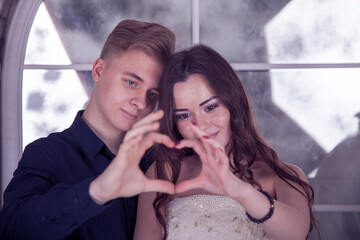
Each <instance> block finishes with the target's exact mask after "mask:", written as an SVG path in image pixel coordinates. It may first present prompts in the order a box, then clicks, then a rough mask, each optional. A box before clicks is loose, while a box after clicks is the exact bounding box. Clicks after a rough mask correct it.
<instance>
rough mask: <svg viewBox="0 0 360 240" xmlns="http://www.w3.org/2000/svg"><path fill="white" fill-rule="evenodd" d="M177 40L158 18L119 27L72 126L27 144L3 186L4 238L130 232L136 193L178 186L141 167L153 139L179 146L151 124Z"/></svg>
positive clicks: (0, 231)
mask: <svg viewBox="0 0 360 240" xmlns="http://www.w3.org/2000/svg"><path fill="white" fill-rule="evenodd" d="M174 45H175V36H174V34H173V33H172V32H171V31H170V30H169V29H167V28H165V27H163V26H161V25H158V24H154V23H146V22H138V21H134V20H125V21H122V22H120V23H119V24H118V25H117V26H116V27H115V29H114V30H113V31H112V33H111V34H110V35H109V37H108V39H107V40H106V42H105V45H104V47H103V50H102V52H101V56H100V58H98V59H97V60H96V61H95V62H94V64H93V69H92V75H93V79H94V82H95V85H94V89H93V93H92V95H91V98H90V101H89V104H88V106H87V107H86V109H85V111H79V112H78V114H77V116H76V118H75V120H74V123H73V124H72V125H71V127H70V128H68V129H66V130H65V131H63V132H61V133H53V134H50V135H49V136H48V137H47V138H42V139H38V140H36V141H35V142H33V143H31V144H29V145H28V146H27V147H26V148H25V150H24V153H23V156H22V158H21V160H20V162H19V166H18V168H17V169H16V171H15V173H14V177H13V179H12V180H11V182H10V184H9V186H8V187H7V189H6V190H5V193H4V205H3V208H2V210H1V213H0V239H64V238H65V239H132V236H133V230H134V224H135V216H136V206H137V198H136V197H134V196H136V195H137V194H139V193H141V192H146V191H162V192H168V193H173V191H174V186H173V185H172V184H171V183H169V182H163V181H161V180H150V179H147V178H146V177H145V176H144V174H143V172H142V171H141V170H140V168H139V162H140V159H141V157H142V155H143V154H144V153H145V151H146V149H147V148H149V147H150V146H151V145H153V144H154V143H155V142H156V143H161V144H165V145H166V146H168V147H174V143H173V142H172V141H171V140H170V139H169V138H168V137H167V136H164V135H160V134H158V133H156V132H154V130H156V129H157V128H158V127H159V124H158V122H157V120H159V119H160V118H161V117H162V114H163V113H162V111H158V112H155V113H151V112H152V111H153V110H154V108H155V105H156V102H157V96H158V90H157V86H158V83H159V80H160V77H161V74H162V70H163V66H164V65H165V64H166V62H167V61H168V60H169V58H170V56H171V54H172V53H173V51H174ZM149 113H150V114H149ZM140 165H143V164H142V163H140ZM143 170H144V169H143Z"/></svg>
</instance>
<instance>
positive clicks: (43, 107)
mask: <svg viewBox="0 0 360 240" xmlns="http://www.w3.org/2000/svg"><path fill="white" fill-rule="evenodd" d="M79 76H81V75H79V74H77V73H76V72H75V71H73V70H63V71H46V70H24V79H23V87H22V96H23V98H22V127H23V146H24V147H25V146H26V145H27V144H28V143H30V142H32V141H33V140H35V139H37V138H40V137H45V136H47V135H48V134H50V133H51V132H56V131H62V130H64V129H65V128H67V127H69V126H70V124H71V123H72V121H73V120H74V118H75V115H76V113H77V111H78V110H80V109H83V108H84V106H85V104H86V102H87V101H88V94H87V92H86V89H87V88H89V86H85V85H86V81H85V82H82V81H80V78H79Z"/></svg>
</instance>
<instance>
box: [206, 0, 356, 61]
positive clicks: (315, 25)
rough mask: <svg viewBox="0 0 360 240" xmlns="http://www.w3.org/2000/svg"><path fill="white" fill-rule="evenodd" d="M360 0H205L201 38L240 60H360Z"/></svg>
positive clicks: (230, 57)
mask: <svg viewBox="0 0 360 240" xmlns="http://www.w3.org/2000/svg"><path fill="white" fill-rule="evenodd" d="M359 9H360V1H357V0H348V1H346V2H344V1H343V0H327V1H318V0H291V1H290V0H281V1H267V0H257V1H248V0H223V1H217V0H205V1H200V41H201V42H202V43H205V44H208V45H210V46H212V47H214V48H215V49H216V50H217V51H219V52H220V53H221V54H222V55H224V56H225V57H226V58H227V59H228V60H229V61H230V62H238V63H247V62H250V63H263V62H265V63H266V62H269V63H323V62H325V63H349V62H359V61H360V55H359V54H358V53H359V52H360V38H359V37H358V36H359V35H360V28H359V27H358V26H357V24H356V23H358V22H360V14H359Z"/></svg>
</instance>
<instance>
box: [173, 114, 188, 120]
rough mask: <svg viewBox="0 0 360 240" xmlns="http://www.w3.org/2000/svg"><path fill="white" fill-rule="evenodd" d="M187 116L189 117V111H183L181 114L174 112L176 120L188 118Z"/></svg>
mask: <svg viewBox="0 0 360 240" xmlns="http://www.w3.org/2000/svg"><path fill="white" fill-rule="evenodd" d="M189 117H190V114H189V113H183V114H176V115H175V119H176V120H184V119H186V118H189Z"/></svg>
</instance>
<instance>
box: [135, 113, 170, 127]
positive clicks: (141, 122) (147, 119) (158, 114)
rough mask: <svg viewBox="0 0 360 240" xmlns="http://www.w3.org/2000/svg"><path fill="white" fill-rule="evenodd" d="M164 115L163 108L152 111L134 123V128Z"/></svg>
mask: <svg viewBox="0 0 360 240" xmlns="http://www.w3.org/2000/svg"><path fill="white" fill-rule="evenodd" d="M163 116H164V111H163V110H158V111H156V112H152V113H150V114H149V115H147V116H146V117H144V118H142V119H140V120H139V121H137V122H136V123H134V124H133V125H132V129H134V128H138V127H140V126H143V125H144V124H149V123H152V122H155V121H158V120H160V119H161V118H162V117H163Z"/></svg>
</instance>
